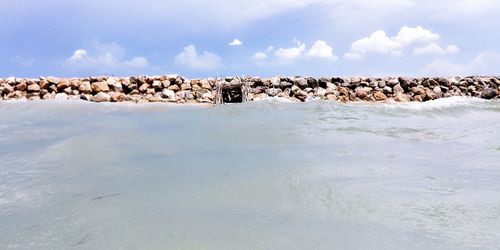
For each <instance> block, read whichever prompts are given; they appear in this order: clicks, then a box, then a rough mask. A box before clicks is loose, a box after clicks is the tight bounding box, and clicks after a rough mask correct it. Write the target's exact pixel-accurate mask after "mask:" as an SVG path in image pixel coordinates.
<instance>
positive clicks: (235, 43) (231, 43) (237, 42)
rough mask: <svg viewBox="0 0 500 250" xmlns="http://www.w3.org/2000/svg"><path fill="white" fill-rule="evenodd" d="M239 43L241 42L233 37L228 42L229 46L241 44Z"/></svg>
mask: <svg viewBox="0 0 500 250" xmlns="http://www.w3.org/2000/svg"><path fill="white" fill-rule="evenodd" d="M241 45H243V43H242V42H241V41H240V40H238V39H234V40H233V41H232V42H230V43H229V46H241Z"/></svg>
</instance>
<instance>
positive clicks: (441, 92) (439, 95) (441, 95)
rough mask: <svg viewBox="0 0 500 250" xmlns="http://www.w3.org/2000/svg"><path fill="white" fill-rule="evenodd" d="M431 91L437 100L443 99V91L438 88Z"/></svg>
mask: <svg viewBox="0 0 500 250" xmlns="http://www.w3.org/2000/svg"><path fill="white" fill-rule="evenodd" d="M432 91H433V92H434V94H436V95H437V96H438V97H439V98H441V97H443V91H442V90H441V87H440V86H436V87H434V89H432Z"/></svg>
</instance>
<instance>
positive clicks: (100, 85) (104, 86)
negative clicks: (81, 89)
mask: <svg viewBox="0 0 500 250" xmlns="http://www.w3.org/2000/svg"><path fill="white" fill-rule="evenodd" d="M91 86H92V91H93V92H94V93H99V92H109V90H110V89H109V86H108V83H107V82H93V83H92V84H91Z"/></svg>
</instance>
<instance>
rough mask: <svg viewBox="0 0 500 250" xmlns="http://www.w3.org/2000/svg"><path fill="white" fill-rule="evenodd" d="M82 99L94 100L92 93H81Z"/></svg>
mask: <svg viewBox="0 0 500 250" xmlns="http://www.w3.org/2000/svg"><path fill="white" fill-rule="evenodd" d="M80 99H81V100H84V101H91V100H92V95H90V94H81V95H80Z"/></svg>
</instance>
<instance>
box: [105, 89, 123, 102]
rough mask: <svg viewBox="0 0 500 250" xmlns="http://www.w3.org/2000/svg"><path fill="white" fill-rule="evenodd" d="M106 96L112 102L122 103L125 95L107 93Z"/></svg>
mask: <svg viewBox="0 0 500 250" xmlns="http://www.w3.org/2000/svg"><path fill="white" fill-rule="evenodd" d="M108 95H109V96H110V97H111V101H113V102H122V101H123V100H124V99H125V94H123V93H119V92H114V91H113V92H108Z"/></svg>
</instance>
